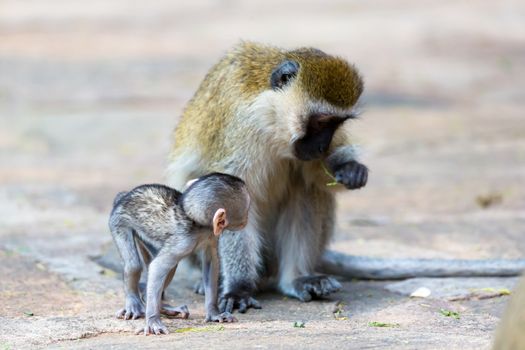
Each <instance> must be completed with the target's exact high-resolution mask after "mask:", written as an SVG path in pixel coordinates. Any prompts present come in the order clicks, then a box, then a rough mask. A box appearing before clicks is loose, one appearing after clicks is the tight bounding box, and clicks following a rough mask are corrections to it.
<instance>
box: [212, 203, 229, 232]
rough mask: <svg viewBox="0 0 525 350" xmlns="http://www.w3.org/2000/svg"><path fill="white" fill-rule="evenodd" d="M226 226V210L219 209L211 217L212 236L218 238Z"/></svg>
mask: <svg viewBox="0 0 525 350" xmlns="http://www.w3.org/2000/svg"><path fill="white" fill-rule="evenodd" d="M226 226H228V219H227V218H226V209H223V208H219V209H217V211H216V212H215V215H213V234H214V235H215V236H219V235H220V234H221V233H222V231H223V230H224V228H225V227H226Z"/></svg>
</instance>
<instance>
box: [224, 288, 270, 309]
mask: <svg viewBox="0 0 525 350" xmlns="http://www.w3.org/2000/svg"><path fill="white" fill-rule="evenodd" d="M249 308H254V309H262V307H261V304H260V303H259V302H258V301H257V300H255V299H254V298H253V297H251V296H250V295H247V294H245V293H243V294H238V293H233V292H230V293H226V294H225V295H223V296H221V298H220V302H219V310H221V312H225V313H232V312H233V310H234V309H239V312H240V313H241V314H243V313H245V312H246V311H247V310H248V309H249Z"/></svg>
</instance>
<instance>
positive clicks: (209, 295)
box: [202, 239, 237, 322]
mask: <svg viewBox="0 0 525 350" xmlns="http://www.w3.org/2000/svg"><path fill="white" fill-rule="evenodd" d="M202 282H203V284H204V295H205V297H204V299H205V308H206V319H205V321H206V322H212V321H217V322H236V321H237V319H235V317H233V316H232V314H230V313H229V312H223V313H220V312H219V308H218V307H217V293H218V287H217V285H218V282H219V256H218V252H217V240H215V239H214V240H213V241H212V242H211V243H209V244H208V246H207V247H206V248H205V251H204V258H203V261H202Z"/></svg>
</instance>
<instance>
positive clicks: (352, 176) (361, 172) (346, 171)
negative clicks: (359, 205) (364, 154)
mask: <svg viewBox="0 0 525 350" xmlns="http://www.w3.org/2000/svg"><path fill="white" fill-rule="evenodd" d="M334 177H335V179H336V181H337V182H339V183H341V184H343V185H345V187H346V188H348V189H349V190H355V189H358V188H361V187H363V186H365V185H366V182H367V181H368V168H367V167H366V166H365V165H363V164H361V163H358V162H356V161H355V160H352V161H350V162H348V163H345V164H343V165H341V166H339V167H337V168H336V169H335V171H334Z"/></svg>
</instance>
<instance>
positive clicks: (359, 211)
mask: <svg viewBox="0 0 525 350" xmlns="http://www.w3.org/2000/svg"><path fill="white" fill-rule="evenodd" d="M0 9H1V11H0V213H1V214H0V276H1V277H2V280H1V282H0V349H20V348H40V347H41V348H44V347H45V348H64V349H75V348H78V349H92V348H110V347H111V348H115V349H120V348H122V349H124V348H129V347H130V346H138V347H139V348H146V349H147V348H152V349H153V348H159V347H164V346H170V347H177V346H185V347H190V346H191V347H194V348H209V346H210V344H213V347H219V346H226V347H229V348H234V349H236V348H261V349H266V348H294V347H295V348H301V349H303V348H304V349H306V348H328V347H330V348H355V349H368V348H389V349H398V348H399V349H486V348H489V347H490V343H491V340H492V337H493V333H494V329H495V327H496V325H497V323H498V321H499V318H500V316H501V313H502V310H503V308H504V306H505V304H506V303H507V301H508V298H509V297H508V296H507V295H505V294H507V293H499V294H498V293H493V294H494V295H489V297H488V298H484V297H482V298H480V297H479V296H480V295H481V294H483V293H481V294H479V293H477V292H476V291H482V292H484V293H485V294H483V295H486V294H487V293H488V294H490V293H491V292H493V291H499V290H502V289H509V290H511V289H512V287H513V286H514V283H515V279H513V278H501V279H484V278H480V279H432V280H430V279H416V280H409V281H397V282H390V281H386V282H373V281H345V282H344V290H343V291H342V292H340V293H338V294H337V295H334V296H333V297H331V298H330V299H327V300H323V301H315V302H310V303H307V304H302V303H300V302H298V301H295V300H291V299H287V298H284V297H282V296H280V295H278V294H275V293H272V292H266V293H263V294H261V295H260V300H261V302H262V303H263V307H264V308H263V310H260V311H253V310H250V311H249V312H248V313H247V314H244V315H238V318H239V322H238V323H236V324H231V325H230V324H228V325H224V326H223V327H222V326H220V325H215V324H202V321H201V320H202V318H203V311H204V309H203V306H202V303H203V298H202V297H201V296H197V295H194V294H193V293H192V291H191V286H192V285H193V283H194V282H195V281H196V280H197V279H198V274H197V273H195V272H194V271H191V270H190V269H184V270H182V271H180V272H179V273H178V274H177V276H176V277H175V280H174V282H173V283H172V286H171V289H170V293H169V297H170V299H172V302H173V303H175V304H180V303H186V304H188V306H189V307H190V311H191V312H192V315H191V316H190V319H189V320H178V319H173V320H166V323H167V325H168V326H169V329H170V331H171V334H170V335H168V336H163V337H152V336H151V337H144V336H135V335H133V333H132V331H133V330H134V329H135V328H136V327H138V326H140V325H142V322H143V321H122V320H116V319H115V318H114V312H115V311H116V310H117V309H118V308H119V307H121V304H122V302H123V293H122V283H121V281H120V277H119V275H118V274H116V273H115V272H113V270H111V269H108V268H104V267H102V266H101V265H99V264H98V263H97V262H96V260H97V257H100V256H103V255H104V254H106V253H107V251H108V249H111V248H110V247H111V239H110V235H109V232H108V229H107V225H106V220H107V217H108V212H109V210H110V204H111V201H112V198H113V196H114V194H115V193H116V192H118V191H119V190H123V189H127V188H130V187H131V186H133V185H136V184H140V183H146V182H161V181H162V180H163V171H164V168H165V165H166V155H167V152H168V149H169V145H170V142H171V141H170V133H171V131H172V129H173V127H174V126H175V124H176V121H177V119H178V116H179V115H180V114H181V112H182V110H183V107H184V103H185V102H186V101H187V100H188V99H189V98H190V97H191V95H192V93H193V91H194V90H195V89H196V87H197V86H198V84H199V81H200V80H201V79H202V77H203V76H204V74H205V72H206V70H207V69H208V67H209V66H210V65H211V64H213V62H214V61H216V60H217V59H218V57H219V56H220V55H221V54H222V52H224V50H225V49H226V48H228V47H229V46H231V45H232V44H234V43H235V42H237V41H238V40H239V39H241V38H242V39H252V40H258V41H263V42H268V43H272V44H276V45H281V46H286V47H296V46H301V45H311V46H316V47H319V48H321V49H323V50H325V51H327V52H330V53H335V54H338V55H341V56H343V57H346V58H348V59H349V60H351V61H352V62H354V63H355V64H356V65H357V66H358V67H359V68H360V70H361V72H362V74H363V75H364V77H365V81H366V93H365V95H364V96H363V110H364V114H363V115H362V118H361V119H360V120H359V121H356V122H355V123H354V124H355V125H354V126H353V127H354V130H355V131H354V134H355V138H356V140H357V141H358V142H359V143H361V144H362V146H363V149H364V155H363V159H364V161H365V162H366V164H367V165H369V167H370V169H371V174H370V181H369V184H368V186H367V187H366V188H365V189H363V190H360V191H355V192H348V193H344V194H341V195H340V196H339V197H338V201H339V210H338V215H339V216H338V227H337V233H336V236H335V239H334V242H333V244H332V247H333V248H334V249H337V250H339V251H345V252H349V253H353V254H366V255H370V256H383V257H423V258H436V257H442V258H456V257H457V258H499V257H505V258H519V257H523V256H524V255H525V239H524V235H525V212H524V210H523V209H524V207H525V187H524V186H523V184H524V183H525V182H524V180H525V119H524V115H523V110H524V107H525V106H524V104H525V102H524V101H525V90H524V89H523V85H522V84H523V79H524V77H525V67H524V66H523V64H522V62H524V61H525V50H524V49H523V47H525V45H524V44H525V31H524V29H523V23H522V18H523V14H524V12H525V5H524V4H523V3H522V2H519V1H507V2H494V1H478V2H475V3H472V2H469V3H467V2H457V1H440V2H436V3H433V2H432V3H431V2H420V1H411V0H407V1H396V2H395V3H393V2H390V1H386V0H382V1H375V2H358V1H335V2H330V3H326V2H321V1H318V2H314V1H290V2H286V3H285V4H282V3H281V2H278V1H274V0H272V1H265V2H260V3H258V4H256V3H254V2H240V1H231V0H230V1H220V2H215V1H211V0H210V1H202V0H199V1H192V2H191V3H186V2H173V1H156V2H129V1H124V0H112V1H110V2H108V1H105V0H91V1H89V2H81V1H66V0H54V1H39V2H35V1H29V0H4V1H2V3H1V4H0ZM113 256H114V255H113ZM420 286H425V287H427V288H429V289H431V290H432V291H433V293H432V294H431V296H430V297H429V298H425V299H415V298H409V297H408V295H409V294H410V293H411V292H412V291H413V290H414V289H416V288H419V287H420ZM502 294H503V295H502ZM458 295H459V296H461V297H460V298H459V299H458V298H455V297H457V296H458ZM451 299H454V300H451ZM443 310H444V311H445V312H443ZM446 311H451V312H457V313H458V314H457V317H453V316H446V315H445V314H448V315H456V314H455V313H453V314H451V313H447V312H446ZM458 317H459V318H458ZM296 321H301V322H304V328H301V327H299V328H297V327H294V322H296ZM378 325H383V326H386V327H378Z"/></svg>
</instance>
